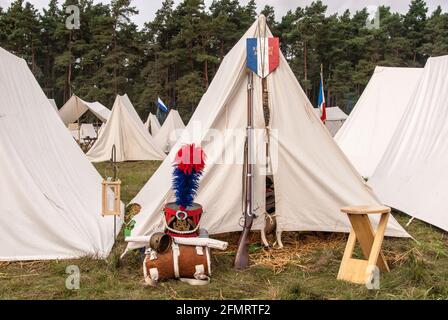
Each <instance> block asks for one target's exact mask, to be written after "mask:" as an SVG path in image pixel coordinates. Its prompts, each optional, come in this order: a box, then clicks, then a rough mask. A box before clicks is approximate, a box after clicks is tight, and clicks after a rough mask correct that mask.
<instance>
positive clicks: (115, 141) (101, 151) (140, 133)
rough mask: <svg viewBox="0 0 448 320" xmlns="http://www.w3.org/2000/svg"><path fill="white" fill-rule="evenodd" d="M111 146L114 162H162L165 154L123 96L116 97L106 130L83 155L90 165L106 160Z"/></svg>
mask: <svg viewBox="0 0 448 320" xmlns="http://www.w3.org/2000/svg"><path fill="white" fill-rule="evenodd" d="M113 145H115V147H116V150H117V161H119V162H122V161H134V160H163V159H164V158H165V154H164V153H163V151H162V150H160V149H159V148H158V147H157V146H156V144H155V142H154V139H153V138H152V137H151V135H150V134H149V132H148V130H147V129H146V128H145V125H144V124H143V122H142V120H141V119H140V117H139V115H138V113H137V111H135V108H134V106H133V105H132V103H131V100H130V99H129V97H128V95H127V94H124V95H117V96H116V98H115V102H114V106H113V108H112V112H111V115H110V118H109V120H108V121H107V123H106V126H105V127H104V128H103V129H102V130H101V132H100V134H99V137H98V140H97V141H96V142H95V144H94V145H93V147H92V148H91V149H90V150H89V152H87V158H88V159H89V160H90V161H92V162H102V161H107V160H109V159H110V151H111V150H112V146H113Z"/></svg>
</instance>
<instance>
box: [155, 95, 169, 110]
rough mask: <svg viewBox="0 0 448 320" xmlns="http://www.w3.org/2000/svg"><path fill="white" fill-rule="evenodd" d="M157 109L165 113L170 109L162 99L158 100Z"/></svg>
mask: <svg viewBox="0 0 448 320" xmlns="http://www.w3.org/2000/svg"><path fill="white" fill-rule="evenodd" d="M156 104H157V108H159V109H160V110H162V111H163V112H168V107H167V106H166V105H165V104H164V103H163V101H162V99H160V97H158V98H157V103H156Z"/></svg>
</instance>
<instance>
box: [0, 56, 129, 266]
mask: <svg viewBox="0 0 448 320" xmlns="http://www.w3.org/2000/svg"><path fill="white" fill-rule="evenodd" d="M0 172H1V177H2V178H1V179H0V260H1V261H16V260H44V259H45V260H46V259H68V258H78V257H81V256H93V257H98V258H105V257H107V256H108V254H109V252H110V250H111V248H112V245H113V243H114V224H113V218H112V217H102V216H101V181H102V179H101V177H100V175H99V174H98V172H97V171H96V170H95V168H94V167H93V166H92V164H91V163H90V162H89V161H88V160H87V158H86V157H85V156H84V154H83V153H82V151H81V149H80V148H79V147H78V146H77V145H76V143H75V142H74V141H73V139H72V137H71V135H70V133H69V132H68V130H67V128H66V127H65V126H64V124H63V123H62V121H61V120H60V119H59V116H58V115H57V114H56V113H55V112H54V110H53V107H52V105H51V104H50V102H49V101H48V99H47V97H46V96H45V94H44V92H43V91H42V89H41V88H40V87H39V84H38V83H37V81H36V79H35V78H34V76H33V74H32V73H31V71H30V70H29V68H28V66H27V63H26V62H25V61H24V60H22V59H20V58H18V57H16V56H14V55H12V54H10V53H9V52H7V51H5V50H3V49H1V48H0ZM119 227H120V224H118V229H119Z"/></svg>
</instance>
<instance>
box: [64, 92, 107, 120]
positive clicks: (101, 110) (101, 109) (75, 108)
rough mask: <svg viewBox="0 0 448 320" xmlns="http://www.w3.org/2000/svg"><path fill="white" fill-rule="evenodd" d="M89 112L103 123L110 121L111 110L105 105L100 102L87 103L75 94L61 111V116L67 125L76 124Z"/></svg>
mask: <svg viewBox="0 0 448 320" xmlns="http://www.w3.org/2000/svg"><path fill="white" fill-rule="evenodd" d="M87 110H90V111H91V112H92V113H93V114H94V115H95V116H96V117H97V118H98V119H100V120H101V121H102V122H106V121H107V120H108V119H109V116H110V110H109V109H108V108H106V107H105V106H104V105H103V104H101V103H100V102H98V101H94V102H87V101H85V100H83V99H81V98H80V97H78V96H77V95H75V94H73V95H72V96H71V97H70V99H68V100H67V102H66V103H64V105H63V106H62V107H61V109H59V115H60V117H61V119H62V121H63V122H64V123H65V124H69V123H73V122H76V121H77V120H78V119H79V118H81V116H82V115H83V114H84V113H86V112H87Z"/></svg>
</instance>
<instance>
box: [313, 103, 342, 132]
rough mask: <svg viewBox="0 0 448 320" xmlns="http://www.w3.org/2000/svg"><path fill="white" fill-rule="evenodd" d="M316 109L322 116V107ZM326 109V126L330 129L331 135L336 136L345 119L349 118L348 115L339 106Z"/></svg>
mask: <svg viewBox="0 0 448 320" xmlns="http://www.w3.org/2000/svg"><path fill="white" fill-rule="evenodd" d="M314 110H315V111H316V113H317V114H318V115H319V117H320V115H321V111H320V109H314ZM325 111H326V116H327V119H326V120H325V127H326V128H327V129H328V131H330V134H331V136H332V137H334V136H335V135H336V133H337V132H338V131H339V129H340V128H341V127H342V125H343V124H344V122H345V120H347V118H348V115H347V114H346V113H345V112H344V111H342V110H341V108H339V107H329V108H326V109H325Z"/></svg>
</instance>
